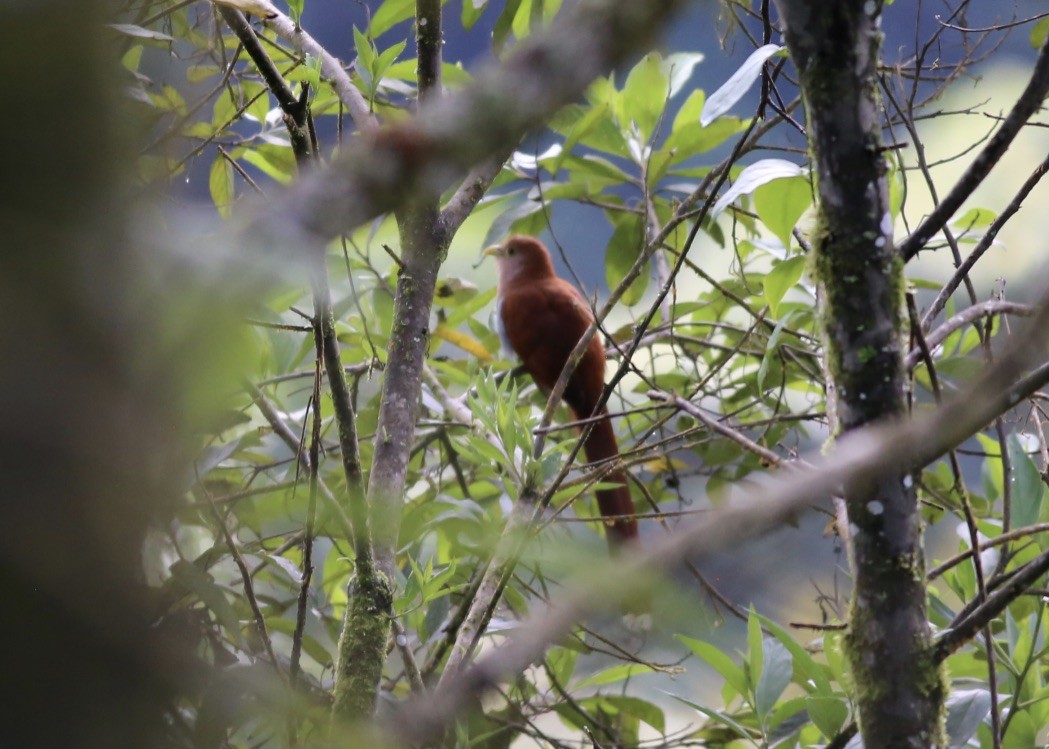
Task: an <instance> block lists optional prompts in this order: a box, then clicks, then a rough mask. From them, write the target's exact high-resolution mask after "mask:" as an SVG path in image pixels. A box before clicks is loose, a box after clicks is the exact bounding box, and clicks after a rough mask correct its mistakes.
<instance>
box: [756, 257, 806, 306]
mask: <svg viewBox="0 0 1049 749" xmlns="http://www.w3.org/2000/svg"><path fill="white" fill-rule="evenodd" d="M804 272H805V257H804V256H803V255H799V256H797V257H792V258H788V259H787V260H783V261H781V262H778V263H776V266H775V267H774V268H773V269H772V270H771V271H769V273H768V275H766V276H765V301H766V302H767V303H768V305H769V309H770V310H771V311H772V315H773V317H778V316H779V305H780V302H782V301H783V297H784V295H786V293H787V292H788V291H789V290H790V289H791V288H792V287H793V286H794V285H795V284H796V283H798V281H800V280H801V276H802V275H803V274H804Z"/></svg>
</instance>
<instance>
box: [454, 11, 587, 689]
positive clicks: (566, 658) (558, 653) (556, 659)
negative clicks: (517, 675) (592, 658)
mask: <svg viewBox="0 0 1049 749" xmlns="http://www.w3.org/2000/svg"><path fill="white" fill-rule="evenodd" d="M467 2H469V0H467ZM577 660H579V651H578V650H573V649H572V648H554V649H553V650H551V651H550V654H549V655H548V656H547V657H546V663H547V665H548V666H549V667H550V671H551V672H552V673H553V675H554V678H555V679H557V681H558V683H559V684H561V685H562V686H564V685H565V684H567V683H568V681H569V679H571V678H572V674H573V673H575V664H576V661H577Z"/></svg>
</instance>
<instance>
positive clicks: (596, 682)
mask: <svg viewBox="0 0 1049 749" xmlns="http://www.w3.org/2000/svg"><path fill="white" fill-rule="evenodd" d="M651 672H652V667H651V666H646V665H644V664H641V663H624V664H622V665H620V666H612V667H611V668H606V669H604V670H603V671H598V672H597V673H596V674H593V675H591V676H588V677H586V678H585V679H583V680H581V681H578V682H576V683H575V684H573V685H572V688H573V689H582V688H584V687H601V686H605V685H606V684H615V683H617V682H620V681H624V680H625V679H629V678H630V677H632V676H637V675H638V674H647V673H651Z"/></svg>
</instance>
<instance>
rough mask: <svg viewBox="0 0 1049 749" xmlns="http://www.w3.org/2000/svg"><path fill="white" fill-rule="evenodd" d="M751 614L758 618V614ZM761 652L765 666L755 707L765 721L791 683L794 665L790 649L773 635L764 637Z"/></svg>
mask: <svg viewBox="0 0 1049 749" xmlns="http://www.w3.org/2000/svg"><path fill="white" fill-rule="evenodd" d="M751 616H752V618H753V619H755V620H757V616H756V615H754V614H752V615H751ZM758 631H759V632H760V631H761V630H760V629H759V630H758ZM761 654H762V664H763V666H762V669H761V678H760V679H758V684H757V687H755V689H754V709H755V710H757V713H758V716H759V717H760V718H761V720H762V721H763V722H764V721H765V719H766V718H767V717H768V715H769V713H770V712H771V711H772V708H774V707H775V706H776V700H778V699H779V697H780V695H781V694H783V690H785V689H786V688H787V685H788V684H790V679H791V676H792V675H793V673H794V667H793V662H792V659H791V656H790V651H789V650H787V649H786V648H785V647H783V643H781V642H780V641H779V640H777V639H774V638H772V637H765V638H763V639H762V641H761Z"/></svg>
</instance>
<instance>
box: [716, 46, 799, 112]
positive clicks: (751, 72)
mask: <svg viewBox="0 0 1049 749" xmlns="http://www.w3.org/2000/svg"><path fill="white" fill-rule="evenodd" d="M782 50H783V47H781V46H779V45H778V44H766V45H765V46H763V47H758V48H757V49H756V50H754V51H753V52H752V53H751V54H750V57H748V58H747V59H746V60H744V61H743V64H742V65H740V66H739V69H738V70H737V71H736V72H735V73H733V74H732V77H731V78H729V79H728V80H727V81H725V83H724V85H723V86H722V87H721V88H719V89H718V90H717V91H715V92H714V93H712V94H711V95H710V98H709V99H707V104H706V106H705V107H703V114H702V115H700V118H699V121H700V124H702V125H709V124H710V123H711V122H713V121H714V120H716V119H717V118H718V117H720V116H721V115H723V114H725V112H727V111H728V110H730V109H731V108H732V107H733V106H734V105H735V104H736V102H738V101H739V100H740V99H742V98H743V97H744V96H745V95H746V93H747V91H749V90H750V87H751V86H752V85H754V81H756V80H757V79H758V76H759V75H761V68H762V66H764V64H765V61H766V60H768V59H769V58H770V57H772V56H773V55H775V54H777V53H778V52H780V51H782Z"/></svg>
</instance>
